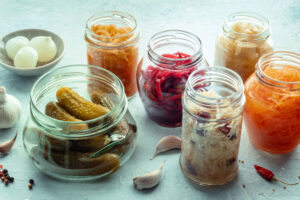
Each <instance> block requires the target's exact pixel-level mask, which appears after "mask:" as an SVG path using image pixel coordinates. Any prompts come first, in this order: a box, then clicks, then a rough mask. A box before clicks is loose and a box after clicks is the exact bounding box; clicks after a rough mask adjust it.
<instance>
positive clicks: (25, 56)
mask: <svg viewBox="0 0 300 200" xmlns="http://www.w3.org/2000/svg"><path fill="white" fill-rule="evenodd" d="M37 61H38V53H37V51H36V50H35V49H34V48H32V47H23V48H22V49H20V50H19V51H18V53H17V54H16V56H15V59H14V65H15V66H16V67H17V68H34V67H35V66H36V64H37Z"/></svg>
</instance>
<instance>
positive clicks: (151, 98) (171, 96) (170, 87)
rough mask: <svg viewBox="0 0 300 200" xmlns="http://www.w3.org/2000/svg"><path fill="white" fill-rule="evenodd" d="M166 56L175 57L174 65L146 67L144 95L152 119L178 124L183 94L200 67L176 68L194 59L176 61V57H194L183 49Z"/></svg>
mask: <svg viewBox="0 0 300 200" xmlns="http://www.w3.org/2000/svg"><path fill="white" fill-rule="evenodd" d="M162 56H163V57H166V58H170V59H174V60H172V64H173V65H172V66H168V65H159V66H155V67H154V66H148V67H147V68H146V69H145V70H143V71H142V78H141V80H140V82H139V90H140V96H141V99H142V101H143V103H144V107H145V109H146V111H147V113H148V115H149V117H150V119H152V120H153V121H155V122H157V123H158V124H160V125H162V126H167V127H177V126H181V120H182V104H181V97H182V94H183V92H184V89H185V83H186V81H187V79H188V77H189V75H190V74H191V73H192V72H193V71H194V70H196V69H197V67H196V66H193V67H188V68H183V69H180V70H179V69H174V67H176V66H179V65H183V64H188V63H190V62H191V59H186V60H178V61H176V59H182V58H188V57H190V55H188V54H185V53H182V52H177V53H174V54H163V55H162ZM174 63H175V65H174Z"/></svg>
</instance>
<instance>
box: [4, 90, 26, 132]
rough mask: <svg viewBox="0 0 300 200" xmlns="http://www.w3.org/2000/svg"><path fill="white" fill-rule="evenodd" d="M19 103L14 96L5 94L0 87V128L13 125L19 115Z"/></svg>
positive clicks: (20, 110)
mask: <svg viewBox="0 0 300 200" xmlns="http://www.w3.org/2000/svg"><path fill="white" fill-rule="evenodd" d="M21 112H22V109H21V104H20V102H19V100H18V99H16V98H15V97H14V96H12V95H9V94H6V89H5V87H0V129H1V128H10V127H12V126H14V125H15V124H16V123H17V121H18V120H19V118H20V116H21Z"/></svg>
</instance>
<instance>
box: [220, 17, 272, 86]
mask: <svg viewBox="0 0 300 200" xmlns="http://www.w3.org/2000/svg"><path fill="white" fill-rule="evenodd" d="M272 50H273V41H272V38H271V32H270V27H269V21H268V19H266V18H265V17H263V16H261V15H258V14H255V13H247V12H239V13H233V14H231V15H229V16H228V17H227V19H226V20H225V23H224V25H223V30H222V32H221V33H220V34H219V36H218V38H217V42H216V51H215V66H224V67H227V68H230V69H232V70H234V71H235V72H237V73H238V74H239V75H240V76H241V77H242V79H243V81H244V82H245V81H246V79H247V78H248V77H249V76H250V75H251V74H252V73H253V72H254V70H255V64H256V63H257V61H258V59H259V57H261V56H262V55H263V54H265V53H268V52H271V51H272Z"/></svg>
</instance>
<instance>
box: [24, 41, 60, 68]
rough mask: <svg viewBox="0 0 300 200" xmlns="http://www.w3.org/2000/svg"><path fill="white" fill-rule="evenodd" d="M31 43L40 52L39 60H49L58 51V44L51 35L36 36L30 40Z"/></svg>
mask: <svg viewBox="0 0 300 200" xmlns="http://www.w3.org/2000/svg"><path fill="white" fill-rule="evenodd" d="M29 45H30V46H31V47H32V48H34V49H35V50H36V51H37V52H38V55H39V58H38V61H39V62H49V61H51V60H52V59H53V58H54V57H55V55H56V53H57V49H56V45H55V43H54V41H53V40H52V38H51V37H46V36H38V37H34V38H32V39H31V40H30V42H29Z"/></svg>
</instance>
